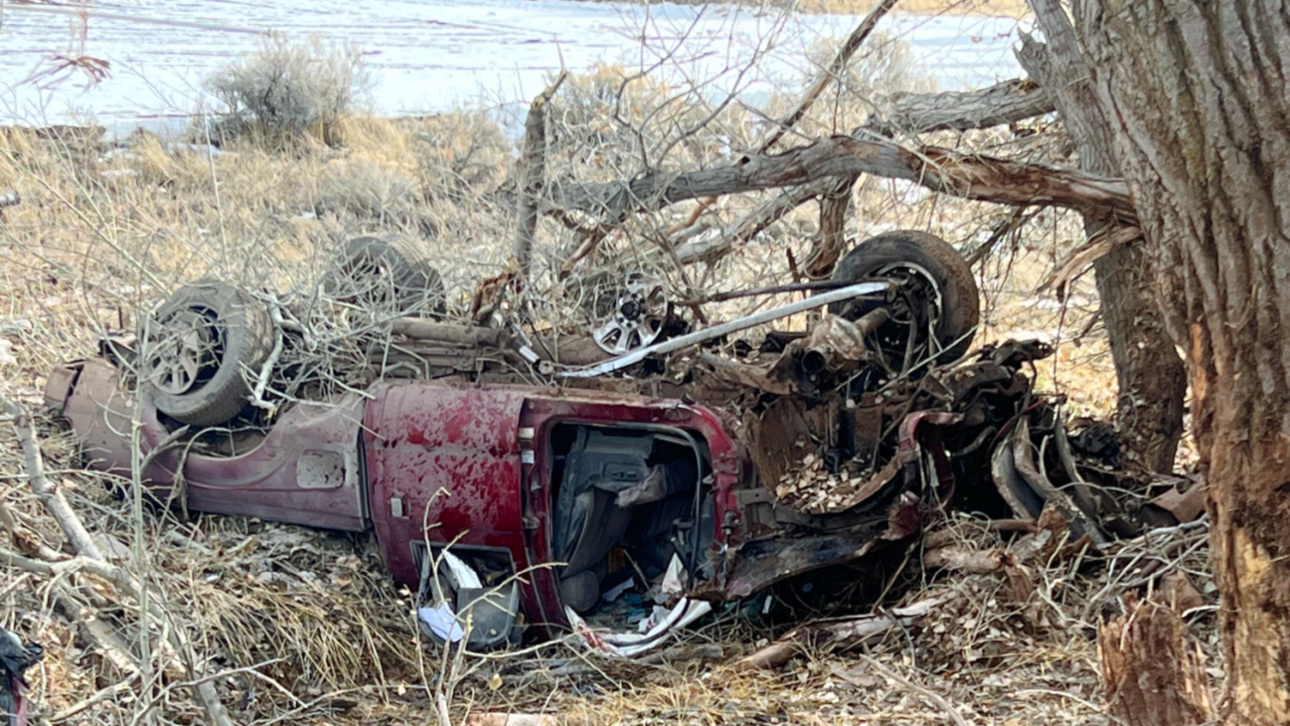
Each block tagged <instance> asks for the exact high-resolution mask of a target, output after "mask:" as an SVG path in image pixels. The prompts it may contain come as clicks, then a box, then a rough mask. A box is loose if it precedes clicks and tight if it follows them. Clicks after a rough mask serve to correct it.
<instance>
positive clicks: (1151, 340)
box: [1017, 0, 1187, 472]
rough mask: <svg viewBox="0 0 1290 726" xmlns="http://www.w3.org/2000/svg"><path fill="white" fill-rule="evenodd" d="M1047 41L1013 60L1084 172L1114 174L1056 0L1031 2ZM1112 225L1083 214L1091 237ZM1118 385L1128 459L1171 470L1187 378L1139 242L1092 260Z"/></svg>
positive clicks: (1101, 118) (1108, 145)
mask: <svg viewBox="0 0 1290 726" xmlns="http://www.w3.org/2000/svg"><path fill="white" fill-rule="evenodd" d="M1029 1H1030V6H1031V8H1032V9H1033V10H1034V11H1035V15H1036V17H1037V18H1038V19H1039V27H1040V29H1041V30H1043V32H1044V37H1045V38H1046V39H1047V41H1048V42H1047V44H1041V43H1037V42H1035V41H1034V40H1032V39H1030V38H1025V40H1024V43H1023V46H1022V48H1021V50H1020V51H1018V53H1017V59H1018V60H1019V61H1021V65H1022V67H1024V68H1025V69H1026V73H1027V74H1029V75H1030V77H1031V78H1032V79H1034V80H1035V81H1036V82H1038V83H1039V85H1040V86H1042V87H1044V88H1046V89H1048V93H1049V96H1050V98H1052V100H1053V101H1054V103H1055V104H1056V106H1057V110H1058V112H1059V113H1060V114H1061V117H1062V122H1063V126H1065V128H1066V132H1067V133H1068V134H1069V135H1070V137H1071V141H1072V142H1073V143H1074V144H1075V149H1076V153H1077V154H1078V155H1079V165H1080V168H1081V169H1083V170H1084V171H1089V172H1093V173H1094V174H1100V175H1102V176H1120V174H1121V172H1120V165H1119V163H1117V161H1116V158H1115V150H1114V148H1113V142H1112V131H1111V125H1110V123H1108V122H1107V118H1106V116H1105V115H1104V114H1103V113H1102V109H1101V108H1100V107H1099V105H1098V103H1097V98H1096V94H1095V91H1094V90H1093V87H1092V85H1091V84H1090V83H1089V73H1088V67H1087V66H1086V65H1085V64H1084V60H1083V58H1082V56H1081V54H1080V49H1079V45H1078V42H1077V41H1076V38H1075V31H1074V28H1072V27H1071V22H1070V19H1069V18H1068V17H1067V15H1066V10H1065V9H1064V8H1063V7H1062V5H1061V3H1059V2H1058V0H1029ZM1108 224H1115V221H1114V220H1111V221H1107V220H1104V219H1097V218H1094V217H1092V216H1090V215H1088V214H1087V213H1086V214H1085V215H1084V227H1085V231H1086V233H1087V234H1088V236H1089V237H1092V236H1093V235H1095V234H1097V233H1099V232H1101V231H1103V228H1105V227H1106V226H1107V225H1108ZM1093 272H1094V275H1096V277H1097V292H1098V297H1099V298H1100V300H1101V309H1102V324H1103V325H1104V326H1105V327H1106V335H1107V339H1108V341H1109V342H1110V345H1111V357H1112V359H1113V360H1114V362H1115V376H1116V381H1117V383H1118V384H1119V398H1118V399H1117V401H1116V407H1115V420H1116V426H1117V428H1118V429H1119V431H1120V434H1121V437H1122V439H1123V441H1124V450H1125V454H1126V458H1127V459H1128V460H1130V461H1132V462H1134V463H1137V464H1140V465H1142V466H1144V467H1146V468H1147V469H1149V470H1150V471H1157V472H1168V471H1172V470H1173V466H1174V454H1175V453H1177V451H1178V438H1179V436H1180V435H1181V434H1182V428H1183V397H1184V396H1185V395H1186V393H1187V376H1186V372H1185V371H1184V370H1183V363H1182V359H1181V358H1179V357H1178V354H1177V352H1175V350H1174V345H1173V341H1172V340H1170V339H1169V336H1168V334H1167V333H1166V331H1165V324H1164V317H1163V315H1162V314H1161V312H1160V308H1159V307H1158V306H1157V305H1156V301H1155V299H1154V298H1153V296H1152V290H1151V283H1150V274H1149V270H1148V269H1147V259H1146V254H1145V252H1144V251H1143V249H1142V245H1141V244H1138V243H1131V244H1126V245H1120V246H1118V247H1116V248H1115V249H1114V250H1112V251H1111V252H1110V253H1109V254H1107V255H1104V256H1103V257H1100V258H1098V260H1097V261H1096V262H1095V263H1093Z"/></svg>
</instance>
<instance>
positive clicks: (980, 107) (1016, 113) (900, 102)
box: [864, 78, 1056, 136]
mask: <svg viewBox="0 0 1290 726" xmlns="http://www.w3.org/2000/svg"><path fill="white" fill-rule="evenodd" d="M1055 110H1056V108H1055V105H1054V103H1053V99H1052V96H1050V95H1049V94H1048V92H1047V91H1046V90H1044V89H1043V88H1041V87H1040V86H1039V84H1037V83H1035V82H1034V81H1032V80H1030V79H1029V78H1014V79H1012V80H1008V81H1004V82H1002V83H996V84H995V85H993V86H990V87H988V88H982V89H980V90H978V91H946V92H943V93H895V94H892V95H891V96H888V97H886V98H881V99H879V100H878V112H877V113H875V114H874V115H873V116H871V117H870V118H869V120H868V121H867V122H866V123H865V125H864V128H865V129H867V130H870V131H873V132H874V133H877V134H881V135H883V136H892V135H894V134H897V133H906V134H921V133H927V132H930V131H966V130H968V129H986V128H990V127H991V126H1002V125H1005V124H1013V123H1016V122H1018V121H1024V120H1025V119H1028V118H1034V117H1035V116H1043V115H1044V114H1048V113H1053V112H1054V111H1055Z"/></svg>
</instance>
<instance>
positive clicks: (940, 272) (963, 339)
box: [829, 230, 981, 363]
mask: <svg viewBox="0 0 1290 726" xmlns="http://www.w3.org/2000/svg"><path fill="white" fill-rule="evenodd" d="M896 271H899V272H901V273H903V274H907V273H908V272H910V271H913V272H915V273H917V274H920V275H922V276H923V277H925V278H930V282H931V283H932V284H933V285H934V286H935V289H936V291H937V292H939V298H940V305H939V306H938V308H939V309H938V310H936V314H937V317H936V326H935V328H934V330H935V334H936V341H937V343H938V346H939V347H940V348H941V349H943V352H942V353H941V354H940V355H938V356H937V360H938V361H939V362H942V363H945V362H948V361H952V360H956V359H958V358H961V357H962V356H963V354H964V353H966V352H967V351H968V348H970V347H971V346H972V338H973V337H974V336H975V334H976V326H977V323H978V322H979V321H980V317H981V293H980V290H979V289H978V288H977V284H976V278H975V277H973V276H972V267H971V266H970V265H968V263H967V260H965V259H963V256H962V255H960V254H959V252H958V250H956V249H954V247H952V246H951V245H950V244H949V243H948V242H946V241H945V240H943V239H941V238H940V237H937V236H936V235H932V234H928V233H926V232H918V231H915V230H896V231H893V232H885V233H883V234H880V235H877V236H875V237H870V238H869V239H867V240H865V241H864V242H861V243H860V244H858V245H856V247H855V249H853V250H851V251H850V252H848V253H847V255H846V257H843V258H842V261H841V262H839V263H838V266H837V268H835V269H834V271H833V279H834V280H838V281H860V280H865V279H874V278H880V277H883V276H884V275H886V274H889V273H892V272H896ZM849 307H851V306H850V303H845V302H844V303H834V304H832V305H830V306H829V312H831V313H833V314H835V315H841V314H844V313H850V316H851V317H856V316H857V313H862V312H864V311H857V310H849Z"/></svg>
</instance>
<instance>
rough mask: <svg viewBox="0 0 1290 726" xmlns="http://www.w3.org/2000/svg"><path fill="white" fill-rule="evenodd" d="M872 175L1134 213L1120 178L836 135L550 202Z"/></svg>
mask: <svg viewBox="0 0 1290 726" xmlns="http://www.w3.org/2000/svg"><path fill="white" fill-rule="evenodd" d="M858 174H873V175H875V176H881V177H888V178H892V179H904V180H906V181H911V182H914V183H916V184H919V185H921V186H924V187H926V188H928V189H931V190H932V191H936V192H942V193H945V194H950V195H953V196H957V197H963V198H965V199H975V200H978V201H983V202H998V203H1001V204H1013V205H1020V206H1028V205H1032V204H1033V205H1049V206H1058V207H1067V208H1070V209H1076V210H1079V211H1081V212H1084V213H1086V214H1089V215H1095V216H1113V215H1118V216H1119V217H1120V218H1121V219H1132V218H1135V217H1134V211H1133V204H1132V202H1131V201H1130V199H1129V191H1128V187H1127V186H1126V185H1125V184H1124V182H1123V181H1122V180H1120V179H1115V178H1109V177H1103V176H1098V175H1095V174H1089V173H1087V172H1082V171H1077V170H1074V169H1062V168H1057V167H1051V166H1046V165H1042V164H1027V163H1023V162H1017V161H1011V160H1008V159H1000V158H997V157H990V156H983V155H968V154H960V153H958V152H955V151H951V150H949V149H942V148H938V147H934V146H926V147H923V148H921V149H919V150H917V151H914V150H911V149H907V148H904V147H902V146H899V145H897V144H893V143H891V142H888V141H868V140H862V139H858V138H854V137H850V136H831V137H828V138H822V139H818V140H816V141H815V142H813V143H811V144H808V145H806V146H800V147H797V148H795V149H790V150H789V151H786V152H784V153H782V154H775V155H759V154H749V155H745V156H743V157H742V158H740V159H739V160H738V161H736V162H735V163H733V164H729V165H726V166H718V167H713V168H710V169H699V170H695V171H690V172H684V173H675V172H665V171H652V172H649V173H647V174H642V175H640V176H638V177H636V178H635V179H631V180H627V181H614V182H607V183H582V184H563V185H561V184H552V185H551V197H550V199H551V203H552V204H553V205H554V206H557V207H563V208H566V209H578V210H583V211H587V212H600V213H603V214H606V215H607V216H610V217H617V216H619V215H621V214H624V213H626V212H629V211H631V210H634V209H642V210H654V209H660V208H662V207H665V206H668V205H670V204H676V203H677V202H682V201H686V200H689V199H698V198H700V197H710V196H719V195H722V194H735V193H739V192H751V191H758V190H763V189H773V188H776V187H784V186H793V185H800V184H810V183H813V182H816V181H820V180H822V179H829V178H837V177H852V176H856V175H858Z"/></svg>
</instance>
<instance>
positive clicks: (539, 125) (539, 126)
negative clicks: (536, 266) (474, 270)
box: [513, 71, 569, 279]
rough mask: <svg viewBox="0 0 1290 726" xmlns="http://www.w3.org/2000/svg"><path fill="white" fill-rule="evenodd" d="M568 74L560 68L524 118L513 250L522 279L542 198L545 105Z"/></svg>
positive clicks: (544, 173) (525, 270) (544, 169)
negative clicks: (553, 79) (522, 150)
mask: <svg viewBox="0 0 1290 726" xmlns="http://www.w3.org/2000/svg"><path fill="white" fill-rule="evenodd" d="M568 77H569V73H568V71H561V72H560V75H559V76H557V77H556V79H555V81H553V82H552V83H551V85H549V86H547V87H546V89H545V90H543V91H542V92H541V93H539V94H538V96H537V98H534V99H533V103H532V104H531V105H530V106H529V113H528V117H527V118H526V119H525V120H524V153H523V155H522V156H520V162H519V168H520V193H519V201H518V202H517V203H516V207H517V208H516V212H515V216H516V220H515V246H514V250H513V254H514V255H515V260H516V261H517V262H518V263H519V273H520V277H521V279H522V278H524V277H527V276H528V272H529V264H530V262H531V260H532V257H533V237H534V235H535V234H536V233H537V223H538V207H539V205H540V203H541V200H542V183H543V181H544V179H545V178H546V108H547V105H549V104H550V103H551V98H552V97H553V96H555V93H556V91H558V90H560V86H561V85H563V84H564V80H565V79H566V78H568Z"/></svg>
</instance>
